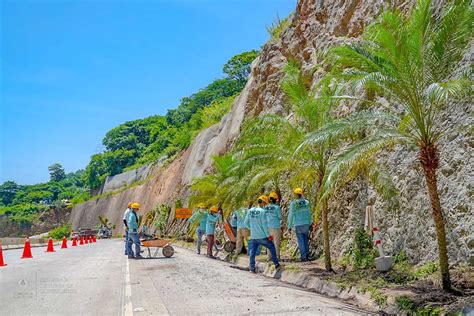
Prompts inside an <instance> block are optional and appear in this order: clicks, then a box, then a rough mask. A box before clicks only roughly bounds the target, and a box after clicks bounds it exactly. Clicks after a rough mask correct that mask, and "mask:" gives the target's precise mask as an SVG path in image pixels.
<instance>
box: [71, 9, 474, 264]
mask: <svg viewBox="0 0 474 316" xmlns="http://www.w3.org/2000/svg"><path fill="white" fill-rule="evenodd" d="M414 2H415V1H413V0H412V1H398V2H397V1H395V2H394V1H381V0H368V1H360V0H346V1H323V0H321V1H315V0H312V1H311V0H300V1H299V2H298V4H297V7H296V10H295V13H294V16H293V18H292V23H291V25H290V26H289V27H288V28H287V29H286V30H285V31H284V32H283V33H282V36H281V39H279V40H272V41H270V42H268V43H267V44H266V45H265V46H264V47H263V49H262V52H261V55H260V57H259V58H258V59H257V60H256V61H255V62H254V64H253V67H252V73H251V76H250V79H249V81H248V83H247V85H246V87H245V89H244V90H243V92H242V93H241V95H240V96H239V97H238V98H237V99H236V101H235V103H234V104H233V106H232V110H231V112H230V113H229V114H228V115H226V116H225V117H224V118H223V119H222V121H221V122H220V124H217V125H214V126H212V127H210V128H208V129H207V130H205V131H203V132H202V133H201V134H199V135H198V137H197V138H196V139H195V140H194V142H193V144H192V145H191V146H190V148H188V149H187V150H186V151H184V152H183V153H182V154H181V155H180V156H179V157H178V158H176V159H175V160H174V161H173V162H172V163H170V164H169V165H168V166H166V167H160V168H158V167H155V169H153V170H152V171H150V175H149V177H148V180H147V181H146V182H145V183H144V184H142V185H140V186H136V187H134V188H130V189H128V190H125V191H123V192H121V193H119V194H116V195H113V196H109V197H106V198H102V199H98V200H94V201H89V202H86V203H84V204H81V205H78V206H76V207H75V208H74V210H73V214H72V223H73V225H74V227H79V226H81V227H87V226H92V225H96V224H97V215H100V214H102V215H106V216H108V217H109V218H110V219H111V221H112V222H113V223H117V224H119V223H120V217H121V215H122V213H123V210H124V208H125V207H126V204H127V202H129V201H131V200H134V201H140V202H141V203H142V204H143V205H144V209H150V208H153V207H155V206H156V205H157V204H159V203H168V204H171V205H172V204H173V201H175V200H176V199H178V198H179V199H181V200H183V201H186V199H187V197H188V195H189V184H190V183H191V180H192V178H193V177H196V176H201V175H202V174H204V173H205V172H206V171H207V170H209V167H210V163H211V157H212V156H213V155H216V154H221V153H224V152H226V151H227V150H229V149H230V148H231V146H232V143H233V141H234V140H235V138H236V137H238V135H239V130H240V125H241V123H242V122H243V120H244V119H245V118H248V117H252V116H255V115H259V114H261V113H278V114H281V115H287V114H288V113H287V107H286V106H285V104H286V103H285V97H284V95H283V92H282V91H281V90H280V88H279V86H280V84H279V83H280V80H281V78H282V76H283V72H282V69H283V67H284V65H285V63H286V61H287V59H288V58H289V57H292V58H296V59H297V60H299V61H300V62H301V64H302V66H303V69H305V70H308V71H309V70H311V69H314V68H315V67H318V66H319V64H320V62H321V53H323V52H324V51H325V50H326V49H327V48H329V47H331V46H333V45H335V44H338V43H342V42H347V41H356V40H357V37H358V36H359V35H360V34H361V33H362V31H363V29H364V27H365V26H366V25H367V24H368V23H370V22H371V21H373V20H374V18H375V17H376V16H377V14H378V13H379V12H380V11H381V10H382V9H383V8H384V7H387V6H389V5H396V6H398V7H400V8H402V9H403V10H406V9H408V8H410V7H411V6H412V5H413V4H414ZM323 74H324V69H319V68H318V70H317V71H316V72H315V73H314V77H313V83H317V81H318V80H319V79H320V78H321V77H322V75H323ZM446 113H450V114H449V115H448V114H446V115H445V117H444V120H443V122H440V124H450V125H453V126H456V129H455V130H453V131H452V132H449V133H448V134H447V135H445V137H444V138H443V140H442V142H441V146H440V149H441V151H442V158H443V160H442V162H441V168H440V172H439V189H440V195H441V199H442V205H443V211H444V213H445V216H446V220H447V234H448V241H449V251H450V256H451V259H452V260H453V261H454V262H459V261H468V260H469V259H470V258H472V251H473V248H474V236H473V233H472V232H473V231H474V213H473V208H472V196H473V193H474V189H473V183H474V178H473V174H474V172H473V166H474V161H473V160H474V158H473V154H472V153H473V146H474V139H473V135H472V128H471V126H472V125H473V118H472V105H471V103H470V102H466V103H465V104H451V105H450V106H449V109H448V111H446ZM381 159H384V160H385V161H388V165H389V169H390V172H391V174H392V175H393V177H394V181H395V183H396V184H397V187H398V188H399V190H400V208H399V209H398V210H394V211H390V210H388V208H387V206H386V205H385V204H384V202H383V201H381V200H380V199H379V198H378V197H377V195H376V194H375V193H374V192H373V191H372V190H371V189H370V187H368V186H367V185H366V184H364V183H362V182H360V181H359V182H355V183H353V184H351V185H350V186H348V188H347V190H344V191H343V192H339V193H338V194H337V195H336V197H335V198H334V199H333V201H332V203H331V205H330V208H331V216H330V222H331V228H330V229H331V240H332V245H333V248H332V249H333V251H334V255H335V256H339V255H341V254H342V253H343V252H344V251H345V250H347V248H348V247H349V245H350V243H351V242H352V238H353V231H354V228H355V227H356V226H357V225H360V224H362V223H363V222H364V214H365V207H366V206H367V205H368V204H371V205H374V209H375V218H376V223H377V224H378V226H379V227H380V228H381V229H382V233H383V240H384V243H385V246H386V250H387V251H388V252H389V253H393V252H397V251H399V250H401V249H405V250H407V252H408V254H409V255H410V257H411V258H412V259H413V260H414V261H415V262H420V261H425V260H434V259H435V258H436V254H437V252H436V249H437V247H436V239H435V231H434V225H433V221H432V218H431V209H430V206H429V199H428V196H427V193H426V190H425V186H424V179H423V175H422V171H421V169H420V167H419V164H418V161H417V158H416V152H414V151H413V150H409V149H407V148H402V147H397V148H396V149H395V150H394V151H393V152H391V153H387V154H385V156H384V157H381ZM174 223H178V222H177V221H174V222H173V223H171V222H170V224H172V225H174V226H176V225H175V224H174ZM119 226H120V225H119ZM119 230H120V229H119ZM320 244H321V243H320V237H319V236H316V238H315V240H314V241H313V245H314V246H315V247H316V250H317V251H320V246H319V245H320ZM471 260H472V259H471Z"/></svg>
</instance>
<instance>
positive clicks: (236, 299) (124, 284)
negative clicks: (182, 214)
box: [0, 240, 363, 315]
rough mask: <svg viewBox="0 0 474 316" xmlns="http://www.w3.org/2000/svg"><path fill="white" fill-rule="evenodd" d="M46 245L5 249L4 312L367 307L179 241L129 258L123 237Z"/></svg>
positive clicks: (0, 281)
mask: <svg viewBox="0 0 474 316" xmlns="http://www.w3.org/2000/svg"><path fill="white" fill-rule="evenodd" d="M44 250H45V249H44V248H33V259H20V256H21V253H22V250H21V249H18V250H7V251H3V255H4V259H5V263H7V264H8V265H7V266H4V267H0V315H167V314H168V315H196V314H227V315H228V314H233V315H236V314H237V315H242V314H252V315H253V314H283V315H291V314H293V315H305V314H306V315H354V314H363V312H361V311H359V310H357V309H354V308H353V307H351V306H350V305H346V304H344V303H342V302H340V301H337V300H333V299H330V298H326V297H324V296H321V295H318V294H315V293H311V292H308V291H304V290H302V289H299V288H297V287H293V286H288V285H286V284H284V283H282V282H280V281H277V280H274V279H271V278H266V277H264V276H261V275H253V274H251V273H249V272H245V271H241V270H237V269H232V268H230V265H229V264H228V263H225V262H222V261H217V260H210V259H207V258H206V257H204V256H199V255H197V254H194V253H193V252H191V251H189V250H186V249H182V248H177V247H175V251H176V252H175V255H174V256H173V257H172V258H169V259H167V258H164V257H163V258H159V259H143V260H128V259H126V257H125V256H124V255H123V241H121V240H99V241H98V242H97V243H93V244H88V245H83V246H78V247H73V248H72V247H69V248H68V249H58V248H57V247H56V252H55V253H45V252H44Z"/></svg>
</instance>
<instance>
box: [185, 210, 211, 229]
mask: <svg viewBox="0 0 474 316" xmlns="http://www.w3.org/2000/svg"><path fill="white" fill-rule="evenodd" d="M207 214H208V213H207V211H206V210H201V209H198V210H197V211H195V212H194V213H193V215H191V217H190V218H189V221H190V222H191V223H195V222H199V227H198V229H199V230H201V231H205V230H206V223H207Z"/></svg>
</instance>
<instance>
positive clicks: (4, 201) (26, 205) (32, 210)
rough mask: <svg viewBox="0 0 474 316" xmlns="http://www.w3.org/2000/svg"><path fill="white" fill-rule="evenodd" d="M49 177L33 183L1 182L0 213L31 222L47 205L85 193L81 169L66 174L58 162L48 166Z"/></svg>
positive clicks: (58, 203)
mask: <svg viewBox="0 0 474 316" xmlns="http://www.w3.org/2000/svg"><path fill="white" fill-rule="evenodd" d="M48 169H49V171H50V177H51V180H50V181H49V182H45V183H39V184H34V185H19V184H17V183H15V182H13V181H6V182H4V183H3V184H1V185H0V215H1V214H5V215H6V216H8V217H9V218H10V219H11V220H13V221H17V222H22V223H32V222H33V221H35V220H36V218H37V217H38V216H39V215H40V214H41V212H43V211H46V210H48V209H49V208H50V207H64V206H67V205H68V204H69V203H70V202H71V199H73V198H76V199H78V198H80V197H81V196H82V197H84V196H88V194H87V192H86V191H85V189H84V183H83V176H84V171H83V170H79V171H76V172H71V173H68V174H66V173H65V171H64V169H63V168H62V166H61V165H60V164H58V163H56V164H54V165H52V166H50V167H49V168H48Z"/></svg>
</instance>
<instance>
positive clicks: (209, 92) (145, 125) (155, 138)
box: [85, 51, 258, 189]
mask: <svg viewBox="0 0 474 316" xmlns="http://www.w3.org/2000/svg"><path fill="white" fill-rule="evenodd" d="M257 56H258V52H257V51H250V52H244V53H242V54H239V55H236V56H234V57H232V58H231V59H230V60H229V61H228V62H227V63H226V64H225V65H224V66H223V72H224V74H225V77H224V78H221V79H216V80H214V81H213V82H212V83H210V84H209V85H207V86H206V87H205V88H203V89H201V90H199V91H198V92H196V93H194V94H192V95H191V96H189V97H185V98H183V99H182V100H181V103H180V104H179V105H178V107H177V108H176V109H172V110H168V112H167V114H166V115H165V116H159V115H156V116H151V117H148V118H145V119H140V120H135V121H130V122H126V123H124V124H122V125H119V126H117V127H115V128H114V129H112V130H110V131H109V132H108V133H107V134H106V135H105V137H104V139H103V141H102V143H103V145H104V148H105V149H104V152H103V153H100V154H96V155H93V156H92V157H91V161H90V162H89V164H88V166H87V167H86V171H85V182H86V184H87V185H88V186H89V188H91V189H93V188H97V187H99V186H100V185H101V183H102V182H103V181H104V180H105V178H106V177H107V176H109V175H116V174H118V173H121V172H123V171H124V170H126V169H130V168H135V167H137V166H140V165H143V164H146V163H149V162H153V161H156V160H157V159H158V158H160V157H171V156H173V155H174V154H176V153H177V152H179V151H181V150H182V149H184V148H186V147H188V146H189V145H190V144H191V141H192V140H193V138H194V137H195V136H196V135H197V133H198V132H199V131H200V130H202V129H203V128H206V127H209V126H210V125H213V124H215V123H217V122H219V121H220V119H221V117H222V116H223V115H224V114H225V113H227V112H228V110H229V108H230V106H231V104H232V101H233V100H234V98H235V96H236V95H237V94H238V93H240V91H241V90H242V89H243V87H244V86H245V83H246V81H247V77H248V75H249V73H250V65H251V63H252V61H253V60H254V59H255V58H256V57H257Z"/></svg>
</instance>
